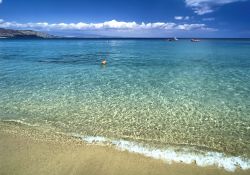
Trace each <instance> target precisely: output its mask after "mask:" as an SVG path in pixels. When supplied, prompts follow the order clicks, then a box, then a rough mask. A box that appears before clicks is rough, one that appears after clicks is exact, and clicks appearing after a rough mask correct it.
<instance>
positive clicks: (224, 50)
mask: <svg viewBox="0 0 250 175" xmlns="http://www.w3.org/2000/svg"><path fill="white" fill-rule="evenodd" d="M103 59H106V60H107V64H106V65H101V61H102V60H103ZM0 121H1V122H16V123H21V124H25V125H29V126H30V127H38V128H42V129H45V130H49V131H50V132H55V133H64V134H66V135H70V136H73V137H77V138H79V139H82V140H83V141H84V142H87V143H88V144H102V145H111V146H113V147H115V148H117V149H119V150H126V151H129V152H134V153H138V154H143V155H144V156H148V157H152V158H156V159H162V160H164V161H165V162H166V163H171V162H182V163H187V164H190V163H195V164H197V165H198V166H211V165H215V166H218V167H220V168H224V169H225V170H228V171H234V170H235V169H237V168H242V169H250V40H249V39H202V40H201V42H190V40H189V39H180V40H178V41H176V42H169V41H168V40H166V39H47V40H46V39H44V40H35V39H34V40H32V39H23V40H22V39H18V40H15V39H0Z"/></svg>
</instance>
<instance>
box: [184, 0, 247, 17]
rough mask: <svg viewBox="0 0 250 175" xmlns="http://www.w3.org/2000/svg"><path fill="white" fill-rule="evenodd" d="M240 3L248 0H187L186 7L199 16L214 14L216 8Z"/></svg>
mask: <svg viewBox="0 0 250 175" xmlns="http://www.w3.org/2000/svg"><path fill="white" fill-rule="evenodd" d="M239 1H247V0H185V3H186V6H187V7H190V8H192V9H193V10H194V12H195V13H196V14H198V15H204V14H207V13H212V12H213V11H214V8H216V7H219V6H222V5H225V4H230V3H234V2H239Z"/></svg>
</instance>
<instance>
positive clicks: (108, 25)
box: [0, 20, 211, 31]
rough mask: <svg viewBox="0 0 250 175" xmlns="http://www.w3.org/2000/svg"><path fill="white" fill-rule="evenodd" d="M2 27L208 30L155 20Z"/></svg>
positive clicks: (0, 24) (8, 24)
mask: <svg viewBox="0 0 250 175" xmlns="http://www.w3.org/2000/svg"><path fill="white" fill-rule="evenodd" d="M0 27H2V28H14V29H33V30H80V31H86V30H117V31H118V30H119V31H121V30H127V31H129V30H152V29H158V30H165V31H166V30H167V31H174V30H209V29H211V28H209V27H207V26H206V25H205V24H176V23H173V22H169V23H164V22H155V23H144V22H142V23H136V22H123V21H116V20H111V21H106V22H103V23H84V22H79V23H53V24H49V23H47V22H39V23H17V22H5V21H3V20H2V22H0Z"/></svg>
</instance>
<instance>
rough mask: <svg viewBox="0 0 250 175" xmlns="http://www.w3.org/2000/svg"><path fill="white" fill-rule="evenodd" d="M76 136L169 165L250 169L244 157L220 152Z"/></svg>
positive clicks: (91, 142)
mask: <svg viewBox="0 0 250 175" xmlns="http://www.w3.org/2000/svg"><path fill="white" fill-rule="evenodd" d="M74 136H75V137H78V138H81V139H82V140H83V141H84V142H86V143H89V144H105V145H113V146H115V148H116V149H118V150H121V151H129V152H131V153H137V154H142V155H144V156H147V157H151V158H154V159H161V160H164V161H165V162H166V163H169V164H171V163H172V162H176V163H185V164H191V163H196V165H198V166H201V167H205V166H217V167H219V168H224V169H225V170H227V171H230V172H233V171H235V170H236V169H237V168H241V169H243V170H247V169H250V160H249V159H244V158H242V157H236V156H235V157H234V156H226V155H225V154H223V153H219V152H210V151H209V152H206V153H197V152H195V153H194V152H191V151H187V149H185V150H184V149H183V151H179V150H178V151H176V150H174V148H172V147H169V148H166V149H153V148H149V147H146V146H143V145H141V144H139V143H135V142H130V141H125V140H111V139H108V138H105V137H99V136H97V137H93V136H87V137H85V136H79V135H74Z"/></svg>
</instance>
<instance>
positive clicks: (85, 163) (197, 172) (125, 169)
mask: <svg viewBox="0 0 250 175" xmlns="http://www.w3.org/2000/svg"><path fill="white" fill-rule="evenodd" d="M0 174H1V175H29V174H32V175H34V174H36V175H40V174H41V175H45V174H48V175H57V174H58V175H64V174H65V175H71V174H77V175H78V174H79V175H80V174H84V175H85V174H86V175H123V174H124V175H134V174H135V175H140V174H152V175H161V174H162V175H163V174H164V175H205V174H206V175H226V174H242V175H243V174H245V175H247V174H250V171H242V170H237V171H236V172H234V173H230V172H226V171H225V170H222V169H219V168H216V167H206V168H201V167H197V166H196V165H194V164H193V165H186V164H180V163H173V164H171V165H169V164H166V163H164V162H163V161H161V160H155V159H151V158H147V157H144V156H142V155H138V154H132V153H128V152H126V151H118V150H116V149H114V148H112V147H109V146H98V145H87V144H85V143H83V142H82V141H80V140H77V139H74V138H71V137H67V136H63V135H60V134H51V133H50V132H45V131H40V130H38V129H33V128H29V127H26V126H22V125H19V124H13V123H0Z"/></svg>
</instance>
